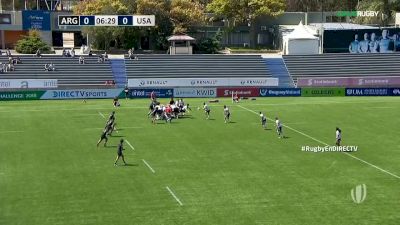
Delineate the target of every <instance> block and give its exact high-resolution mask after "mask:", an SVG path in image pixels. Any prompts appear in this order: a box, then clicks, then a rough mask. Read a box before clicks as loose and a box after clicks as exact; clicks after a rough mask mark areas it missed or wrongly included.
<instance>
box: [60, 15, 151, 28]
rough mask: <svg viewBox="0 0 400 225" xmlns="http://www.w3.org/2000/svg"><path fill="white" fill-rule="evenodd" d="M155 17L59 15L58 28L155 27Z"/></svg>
mask: <svg viewBox="0 0 400 225" xmlns="http://www.w3.org/2000/svg"><path fill="white" fill-rule="evenodd" d="M155 24H156V19H155V16H154V15H92V16H71V15H68V16H66V15H59V16H58V26H135V27H139V26H142V27H151V26H155Z"/></svg>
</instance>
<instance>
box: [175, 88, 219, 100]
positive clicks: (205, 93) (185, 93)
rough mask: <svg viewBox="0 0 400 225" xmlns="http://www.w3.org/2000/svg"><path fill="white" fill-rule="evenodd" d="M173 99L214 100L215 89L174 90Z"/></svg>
mask: <svg viewBox="0 0 400 225" xmlns="http://www.w3.org/2000/svg"><path fill="white" fill-rule="evenodd" d="M174 97H177V98H215V97H217V89H216V88H175V89H174Z"/></svg>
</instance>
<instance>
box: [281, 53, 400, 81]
mask: <svg viewBox="0 0 400 225" xmlns="http://www.w3.org/2000/svg"><path fill="white" fill-rule="evenodd" d="M283 59H284V61H285V64H286V67H287V69H288V71H289V73H290V75H291V76H292V77H293V79H294V80H297V78H300V77H365V76H399V75H400V73H399V72H400V64H399V63H398V62H399V61H400V53H386V54H384V53H382V54H374V53H370V54H349V53H345V54H321V55H285V56H283Z"/></svg>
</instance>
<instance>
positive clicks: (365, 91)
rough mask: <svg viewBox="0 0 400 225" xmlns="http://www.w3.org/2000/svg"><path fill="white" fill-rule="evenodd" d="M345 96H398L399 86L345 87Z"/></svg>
mask: <svg viewBox="0 0 400 225" xmlns="http://www.w3.org/2000/svg"><path fill="white" fill-rule="evenodd" d="M346 96H400V88H346Z"/></svg>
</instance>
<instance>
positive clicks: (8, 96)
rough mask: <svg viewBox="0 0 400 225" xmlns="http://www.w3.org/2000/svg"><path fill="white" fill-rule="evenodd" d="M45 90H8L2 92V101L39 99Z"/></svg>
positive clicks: (0, 96) (0, 99)
mask: <svg viewBox="0 0 400 225" xmlns="http://www.w3.org/2000/svg"><path fill="white" fill-rule="evenodd" d="M44 93H45V91H7V92H0V101H6V100H38V99H40V97H41V96H42V95H43V94H44Z"/></svg>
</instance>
